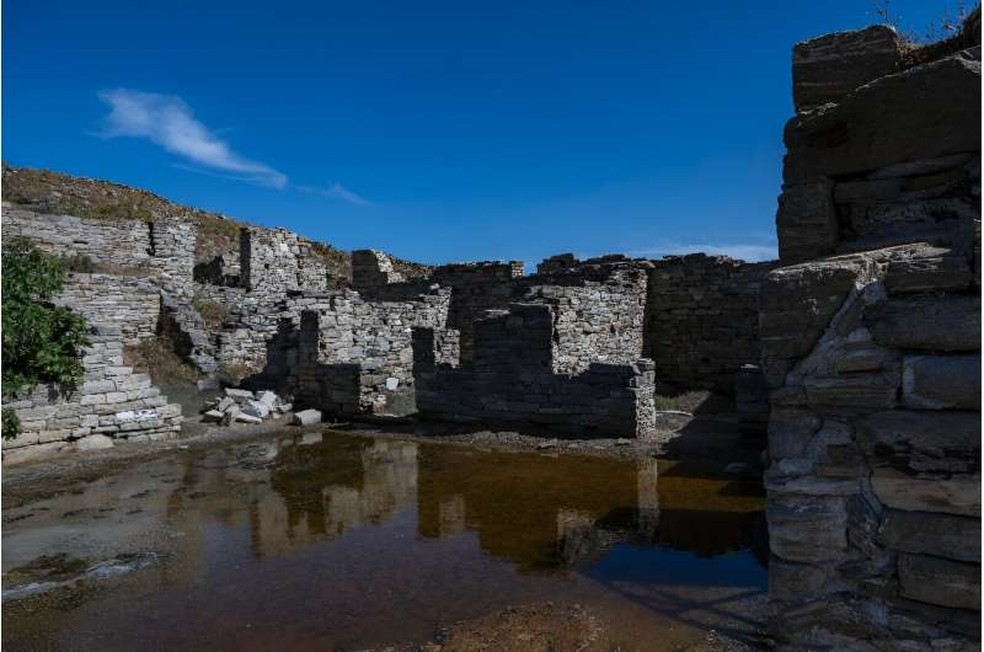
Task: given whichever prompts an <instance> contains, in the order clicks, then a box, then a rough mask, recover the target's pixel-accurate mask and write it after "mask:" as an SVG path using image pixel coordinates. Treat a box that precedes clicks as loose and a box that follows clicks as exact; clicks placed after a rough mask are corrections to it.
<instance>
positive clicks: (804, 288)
mask: <svg viewBox="0 0 984 652" xmlns="http://www.w3.org/2000/svg"><path fill="white" fill-rule="evenodd" d="M864 268H865V262H864V261H863V260H861V259H858V258H848V259H834V260H831V261H824V262H816V263H804V264H802V265H795V266H792V267H784V268H781V269H778V270H776V271H774V272H772V273H771V274H769V276H768V278H767V280H766V282H765V285H764V286H763V288H762V296H761V299H760V310H761V312H760V314H759V333H760V336H761V337H762V360H763V371H764V372H765V377H766V382H768V384H769V386H770V387H778V386H779V385H781V384H782V382H783V380H784V379H785V375H786V373H787V372H788V371H789V369H790V368H791V367H792V361H793V360H795V359H797V358H800V357H803V356H805V355H806V354H807V353H809V352H810V350H811V349H812V348H813V346H814V344H816V342H817V340H818V339H819V338H820V336H821V335H822V334H823V332H824V331H825V330H826V328H827V326H828V324H829V323H830V320H831V318H832V317H833V316H834V314H835V313H836V312H837V311H838V309H840V307H841V306H842V305H843V303H844V299H845V298H847V296H848V293H849V292H851V290H852V289H853V288H854V286H855V282H856V281H857V279H858V277H859V276H860V275H861V274H862V273H863V271H864Z"/></svg>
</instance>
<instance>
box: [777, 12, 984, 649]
mask: <svg viewBox="0 0 984 652" xmlns="http://www.w3.org/2000/svg"><path fill="white" fill-rule="evenodd" d="M977 16H978V18H977V20H978V22H977V28H976V29H977V32H976V45H975V46H974V47H970V48H969V49H964V48H966V46H967V45H968V44H967V43H966V42H965V41H964V42H958V43H956V44H955V46H954V47H953V48H949V49H947V48H943V49H940V48H938V47H937V48H936V49H935V50H934V56H933V58H932V59H931V60H928V61H927V60H925V58H926V57H925V56H916V59H917V60H919V61H920V64H919V65H909V62H910V61H911V59H912V57H914V56H915V55H918V54H919V53H918V52H917V53H915V54H914V53H912V52H909V51H908V50H907V49H906V47H905V46H904V44H903V43H902V42H901V41H900V39H899V37H898V35H897V34H896V33H895V32H894V31H893V30H891V29H889V28H886V27H880V26H879V27H871V28H868V29H866V30H861V31H859V32H848V33H838V34H832V35H829V36H824V37H820V38H818V39H814V40H811V41H807V42H805V43H801V44H799V45H797V46H796V48H795V49H794V53H793V87H794V93H793V94H794V98H795V100H796V109H797V114H796V116H795V117H794V118H793V119H792V120H790V122H789V123H788V124H787V126H786V134H785V139H786V146H787V150H788V151H787V154H786V159H785V166H784V177H783V192H782V196H781V197H780V200H779V212H778V215H777V218H776V222H777V226H778V230H779V251H780V257H781V263H782V267H780V268H778V269H775V270H773V271H772V272H771V273H770V274H769V276H768V280H767V282H766V283H765V285H764V287H763V291H762V298H761V318H760V319H761V322H760V323H761V330H760V335H761V340H762V360H763V369H764V372H765V378H766V381H767V383H768V386H769V389H770V396H771V403H772V414H771V420H770V423H769V459H770V466H769V469H768V471H767V472H766V487H767V489H768V494H769V499H768V519H769V533H770V541H771V548H772V555H773V556H772V560H771V562H770V565H769V582H770V598H771V600H772V604H773V607H774V610H775V618H774V632H775V634H776V636H777V637H778V639H779V640H780V641H782V642H784V643H788V644H789V645H790V646H791V649H803V650H805V649H810V650H814V649H825V650H826V649H830V650H834V649H836V650H847V649H850V650H868V649H892V650H897V649H898V650H902V649H913V650H916V649H919V650H923V649H927V650H928V649H934V650H935V649H947V650H958V649H959V650H963V649H970V644H969V643H968V640H972V641H979V640H980V608H981V588H980V587H981V584H980V580H981V566H980V561H981V556H980V555H981V521H980V518H981V503H980V498H981V468H980V457H981V414H980V409H981V355H980V349H981V340H980V333H981V322H980V314H981V299H980V291H981V290H980V266H981V262H980V206H981V204H980V202H981V196H980V187H981V186H980V183H981V181H980V179H981V150H980V147H981V114H980V106H981V86H980V74H981V63H980V26H979V12H978V14H977Z"/></svg>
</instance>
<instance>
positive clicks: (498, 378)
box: [414, 304, 655, 437]
mask: <svg viewBox="0 0 984 652" xmlns="http://www.w3.org/2000/svg"><path fill="white" fill-rule="evenodd" d="M452 332H453V331H452ZM453 347H454V337H453V336H451V337H445V336H444V334H443V333H440V332H439V331H435V330H434V329H432V328H418V329H414V356H415V360H414V378H415V379H416V382H417V395H416V398H417V408H418V410H419V411H420V413H421V414H422V415H424V416H425V417H429V418H435V419H442V420H449V421H457V422H465V423H480V424H482V425H483V426H484V427H494V426H503V427H506V428H515V429H519V430H525V429H535V430H550V431H555V432H558V433H561V434H592V435H597V436H626V437H648V436H650V435H651V434H652V432H653V430H654V424H655V413H654V408H653V402H652V394H653V383H654V373H653V365H652V362H651V361H649V360H645V359H642V360H638V361H636V362H635V363H634V364H622V365H617V364H604V363H593V364H591V365H589V366H588V368H587V369H586V370H585V371H583V372H581V373H579V374H574V375H569V374H558V373H555V372H554V362H553V357H554V310H553V308H552V307H551V306H549V305H543V304H512V305H510V306H509V308H508V309H507V310H490V311H488V312H487V313H486V314H485V316H483V317H482V318H480V319H478V320H476V321H475V322H474V355H473V359H472V361H471V363H470V364H469V365H467V366H456V365H455V364H454V363H453V361H452V362H447V360H448V359H449V358H451V359H453V358H454V352H453ZM442 360H444V362H442Z"/></svg>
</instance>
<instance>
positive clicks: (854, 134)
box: [784, 55, 981, 183]
mask: <svg viewBox="0 0 984 652" xmlns="http://www.w3.org/2000/svg"><path fill="white" fill-rule="evenodd" d="M980 74H981V67H980V61H979V60H977V61H975V60H973V59H972V58H970V57H969V56H967V55H955V56H953V57H949V58H947V59H943V60H941V61H936V62H933V63H929V64H926V65H923V66H918V67H916V68H912V69H909V70H906V71H904V72H901V73H898V74H895V75H889V76H886V77H882V78H880V79H878V80H876V81H873V82H872V83H870V84H867V85H865V86H863V87H861V88H858V89H857V90H855V91H854V92H853V93H851V94H850V95H848V96H846V97H845V98H844V99H843V100H842V101H841V102H840V103H839V104H837V105H836V106H827V107H823V108H821V109H819V110H816V111H812V112H810V113H806V114H801V115H799V116H797V117H795V118H793V119H792V120H791V121H790V122H789V123H788V124H787V125H786V132H785V141H786V147H787V150H788V154H787V156H786V159H785V166H784V178H785V180H786V183H794V182H798V181H805V180H808V179H814V178H818V177H831V176H837V175H845V174H853V173H858V172H864V171H867V170H875V169H877V168H883V167H886V166H889V165H893V164H896V163H902V162H905V161H910V160H918V159H926V158H933V157H937V156H945V155H948V154H953V153H958V152H971V151H977V150H979V148H980V142H981V122H980V112H979V107H980V104H981V85H980ZM899 107H905V110H899ZM901 134H905V137H904V138H902V137H900V135H901Z"/></svg>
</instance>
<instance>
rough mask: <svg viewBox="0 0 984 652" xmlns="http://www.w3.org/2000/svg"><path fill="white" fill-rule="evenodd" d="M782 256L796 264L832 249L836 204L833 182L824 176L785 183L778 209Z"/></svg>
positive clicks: (777, 219)
mask: <svg viewBox="0 0 984 652" xmlns="http://www.w3.org/2000/svg"><path fill="white" fill-rule="evenodd" d="M776 231H777V233H778V234H779V260H780V261H782V264H783V265H795V264H796V263H801V262H804V261H808V260H813V259H816V258H819V257H821V256H825V255H827V254H830V253H833V251H834V249H835V248H836V246H837V240H838V226H837V208H836V206H835V204H834V191H833V183H832V182H831V181H830V179H828V178H826V177H824V178H820V179H813V180H809V181H803V182H801V183H795V184H790V185H786V186H783V189H782V194H781V195H780V196H779V207H778V210H777V212H776Z"/></svg>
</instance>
